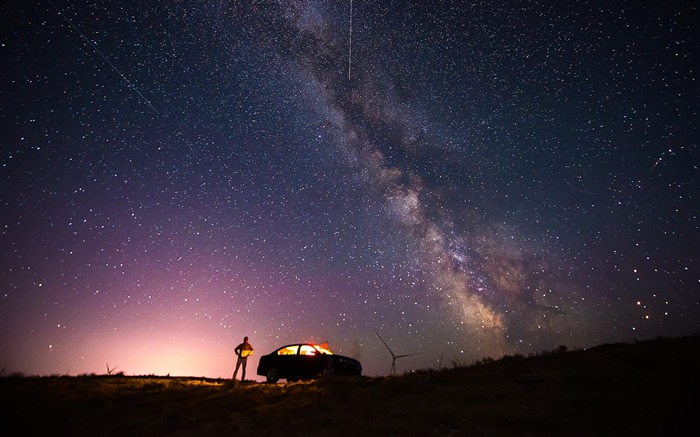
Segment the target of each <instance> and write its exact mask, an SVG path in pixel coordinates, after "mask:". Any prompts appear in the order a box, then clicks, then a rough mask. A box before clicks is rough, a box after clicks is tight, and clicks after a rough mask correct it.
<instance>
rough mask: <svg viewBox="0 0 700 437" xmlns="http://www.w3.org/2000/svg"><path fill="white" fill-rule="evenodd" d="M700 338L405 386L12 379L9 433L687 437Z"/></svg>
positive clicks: (512, 362) (415, 380)
mask: <svg viewBox="0 0 700 437" xmlns="http://www.w3.org/2000/svg"><path fill="white" fill-rule="evenodd" d="M698 369H700V337H698V336H693V337H683V338H677V339H656V340H649V341H644V342H637V343H634V344H613V345H602V346H598V347H595V348H591V349H588V350H582V351H566V350H565V348H561V349H560V350H558V351H553V352H548V353H542V354H539V355H538V356H534V357H527V358H524V357H505V358H502V359H500V360H497V361H491V360H488V359H486V360H482V361H481V362H480V363H479V364H477V365H473V366H469V367H455V368H451V369H446V370H442V371H420V372H415V373H411V374H407V375H402V376H396V377H379V378H367V377H363V378H351V379H346V378H337V377H336V378H334V379H333V380H329V381H323V380H317V381H310V382H300V383H294V384H283V383H280V384H263V383H256V382H246V383H240V382H239V383H232V382H231V381H226V380H212V379H203V378H169V377H156V376H143V377H134V376H79V377H69V376H64V377H4V378H0V389H1V392H2V405H1V408H0V411H1V412H2V413H1V414H2V420H1V421H2V428H1V429H2V435H4V436H12V435H40V434H50V435H55V434H59V435H103V436H123V435H129V436H130V437H135V436H146V435H149V436H152V435H173V436H207V435H228V436H232V435H233V436H235V435H255V436H277V435H285V436H290V437H291V436H305V435H308V434H309V433H310V432H311V434H312V435H321V436H323V435H328V436H353V435H367V436H375V435H377V436H379V435H381V436H410V435H421V436H424V435H438V436H467V435H468V436H511V435H521V436H526V435H532V436H535V435H537V436H541V435H557V436H560V435H581V436H583V435H594V434H595V435H635V436H651V435H675V434H680V430H681V429H682V428H684V427H685V426H689V425H690V424H691V417H690V415H691V414H693V413H694V411H695V408H693V409H692V410H691V405H695V402H694V396H695V395H696V394H697V393H698V388H700V387H698V385H699V384H698V377H697V371H698Z"/></svg>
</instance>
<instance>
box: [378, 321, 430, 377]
mask: <svg viewBox="0 0 700 437" xmlns="http://www.w3.org/2000/svg"><path fill="white" fill-rule="evenodd" d="M374 333H375V334H377V337H379V339H380V340H381V341H382V343H384V346H386V348H387V349H389V353H390V354H391V374H392V375H394V374H396V360H398V359H399V358H404V357H410V356H412V355H418V354H420V352H416V353H413V354H403V355H395V354H394V351H392V350H391V348H390V347H389V345H388V344H386V341H384V339H383V338H382V336H381V335H379V333H378V332H377V331H374Z"/></svg>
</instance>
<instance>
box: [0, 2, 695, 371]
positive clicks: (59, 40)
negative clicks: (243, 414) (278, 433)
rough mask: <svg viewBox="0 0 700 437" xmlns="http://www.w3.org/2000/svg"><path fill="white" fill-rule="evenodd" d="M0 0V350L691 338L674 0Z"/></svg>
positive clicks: (147, 365)
mask: <svg viewBox="0 0 700 437" xmlns="http://www.w3.org/2000/svg"><path fill="white" fill-rule="evenodd" d="M15 3H20V2H10V3H9V4H7V3H3V5H2V6H0V8H2V15H3V16H4V17H5V18H4V21H5V25H4V26H3V28H2V30H0V32H1V37H2V40H1V41H0V53H1V56H2V58H1V59H2V70H3V79H2V85H1V88H0V92H1V93H0V132H1V134H2V135H1V139H0V141H1V147H2V153H1V155H0V160H1V166H2V167H1V173H0V178H1V186H0V201H1V204H0V205H1V208H2V216H1V221H2V224H1V226H2V228H1V254H2V258H1V266H0V267H1V274H2V278H1V283H0V305H1V308H0V309H1V319H0V323H1V324H0V368H2V370H3V372H4V373H5V374H6V375H7V374H10V373H12V372H22V373H23V374H27V375H50V374H71V375H78V374H84V373H98V374H103V373H106V371H107V366H109V368H110V369H115V368H116V371H123V372H124V373H126V374H133V375H148V374H156V375H165V374H170V375H173V376H174V375H186V376H207V377H230V376H231V374H232V372H233V368H234V365H235V357H234V354H233V348H234V347H235V346H236V345H237V344H238V343H240V342H241V341H242V338H243V336H246V335H247V336H249V337H250V342H251V344H252V345H253V346H254V348H255V354H254V355H253V356H252V357H251V359H250V362H249V368H248V377H249V378H257V377H255V375H254V373H255V367H256V366H257V361H258V358H259V356H260V355H263V354H266V353H269V352H271V351H272V350H274V349H275V348H277V347H279V346H282V345H284V344H288V343H293V342H300V341H316V342H323V341H328V343H329V345H330V348H331V349H332V350H333V351H334V352H336V353H341V354H344V355H349V356H353V357H356V358H359V359H360V360H361V362H362V364H363V367H364V373H365V374H366V375H386V374H388V373H389V370H390V367H391V355H390V353H389V352H388V351H387V349H386V347H385V346H384V345H383V344H382V343H381V341H380V339H379V338H378V337H377V335H376V334H375V331H376V332H378V333H379V334H380V335H381V336H382V338H383V339H385V340H386V342H387V344H389V346H390V347H391V348H392V350H393V351H394V352H395V353H396V354H409V353H419V355H414V356H411V357H405V358H401V359H399V360H398V361H397V370H398V371H399V372H405V371H410V370H413V369H421V368H433V369H437V368H439V367H450V366H452V365H454V364H470V363H472V362H474V361H475V360H478V359H481V358H484V357H487V356H489V357H492V358H499V357H501V356H502V355H504V354H516V353H517V354H523V355H528V354H532V353H538V352H543V351H550V350H553V349H555V348H557V347H558V346H559V345H566V346H567V347H569V349H573V348H584V347H589V346H593V345H598V344H602V343H607V342H616V341H624V342H628V341H630V342H631V341H633V340H635V339H638V340H641V339H647V338H654V337H658V336H680V335H687V334H692V333H697V332H698V329H699V328H700V273H699V271H700V229H699V227H700V225H699V223H698V213H699V205H700V200H699V197H700V174H699V172H698V165H700V149H699V148H698V126H699V124H700V123H698V120H699V118H698V80H697V77H698V73H697V67H698V58H697V55H698V50H697V49H698V40H697V39H696V38H694V37H693V36H692V35H694V34H695V32H697V23H698V21H699V20H698V10H697V6H695V5H693V4H691V3H692V2H664V1H655V2H639V1H636V0H635V1H631V0H630V1H627V0H621V1H615V2H603V1H592V2H582V1H570V2H569V1H567V2H549V1H537V0H518V1H516V0H512V1H510V0H507V1H493V2H491V1H458V0H436V1H432V2H425V1H418V0H405V1H398V0H355V1H353V2H350V1H345V0H327V1H323V0H277V1H273V0H245V1H244V0H229V1H224V0H216V1H214V0H193V1H166V0H158V1H149V2H143V1H132V0H120V1H110V2H82V1H75V0H51V1H48V0H45V1H34V2H21V5H20V4H15Z"/></svg>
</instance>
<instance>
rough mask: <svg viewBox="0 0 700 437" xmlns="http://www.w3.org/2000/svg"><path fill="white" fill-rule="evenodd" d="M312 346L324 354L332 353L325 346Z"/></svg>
mask: <svg viewBox="0 0 700 437" xmlns="http://www.w3.org/2000/svg"><path fill="white" fill-rule="evenodd" d="M314 347H315V348H316V350H318V351H319V352H321V353H322V354H324V355H333V352H331V351H330V350H328V349H327V348H325V347H323V346H321V345H318V344H315V345H314Z"/></svg>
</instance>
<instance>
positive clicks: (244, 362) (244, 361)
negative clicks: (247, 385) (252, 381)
mask: <svg viewBox="0 0 700 437" xmlns="http://www.w3.org/2000/svg"><path fill="white" fill-rule="evenodd" d="M242 361H243V376H241V381H245V368H246V367H247V366H248V360H247V359H245V360H242Z"/></svg>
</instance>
